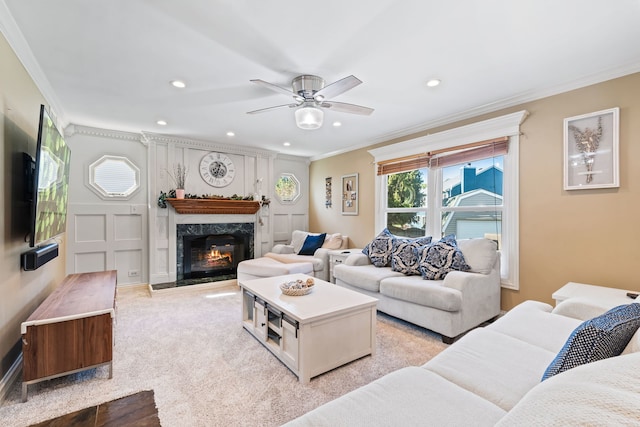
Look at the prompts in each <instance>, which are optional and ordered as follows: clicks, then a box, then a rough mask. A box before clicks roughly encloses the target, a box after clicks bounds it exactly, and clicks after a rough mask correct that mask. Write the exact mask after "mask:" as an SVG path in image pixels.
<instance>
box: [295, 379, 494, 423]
mask: <svg viewBox="0 0 640 427" xmlns="http://www.w3.org/2000/svg"><path fill="white" fill-rule="evenodd" d="M504 415H505V411H504V410H502V409H500V408H498V407H496V406H495V405H493V404H491V403H490V402H487V401H486V400H484V399H482V398H480V397H478V396H476V395H475V394H473V393H470V392H469V391H467V390H464V389H463V388H460V387H458V386H456V385H455V384H452V383H450V382H448V381H447V380H445V379H443V378H441V377H439V376H438V375H436V374H434V373H433V372H429V371H427V370H425V369H422V368H418V367H415V366H412V367H407V368H402V369H400V370H397V371H395V372H392V373H390V374H388V375H385V376H383V377H382V378H379V379H377V380H375V381H374V382H372V383H369V384H367V385H366V386H364V387H360V388H358V389H356V390H354V391H352V392H350V393H347V394H345V395H343V396H341V397H340V398H338V399H336V400H333V401H331V402H329V403H326V404H324V405H322V406H320V407H318V408H316V409H314V410H312V411H311V412H308V413H306V414H305V415H303V416H302V417H300V418H297V419H295V420H293V421H291V422H289V423H287V424H285V426H284V427H294V426H300V427H302V426H305V427H308V426H421V425H433V426H444V425H452V423H454V424H456V425H460V426H471V425H473V426H493V425H495V423H496V422H498V420H500V418H502V417H503V416H504Z"/></svg>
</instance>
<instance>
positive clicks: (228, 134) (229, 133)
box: [227, 131, 236, 136]
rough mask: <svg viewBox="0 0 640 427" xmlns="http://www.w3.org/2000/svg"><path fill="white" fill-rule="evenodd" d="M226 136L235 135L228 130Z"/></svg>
mask: <svg viewBox="0 0 640 427" xmlns="http://www.w3.org/2000/svg"><path fill="white" fill-rule="evenodd" d="M227 136H236V134H235V133H234V132H231V131H229V132H227Z"/></svg>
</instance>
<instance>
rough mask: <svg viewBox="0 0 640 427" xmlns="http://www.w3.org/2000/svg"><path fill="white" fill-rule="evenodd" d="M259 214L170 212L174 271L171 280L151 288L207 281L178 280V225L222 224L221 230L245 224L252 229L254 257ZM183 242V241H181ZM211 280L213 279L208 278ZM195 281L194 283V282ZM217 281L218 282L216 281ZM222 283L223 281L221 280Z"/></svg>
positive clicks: (170, 255)
mask: <svg viewBox="0 0 640 427" xmlns="http://www.w3.org/2000/svg"><path fill="white" fill-rule="evenodd" d="M256 220H257V215H255V214H253V215H250V214H178V213H176V212H175V211H174V212H170V214H169V229H168V238H169V241H168V251H169V257H168V258H169V265H170V266H172V267H173V271H172V272H170V274H169V280H170V281H169V282H164V283H156V284H152V285H151V286H150V287H151V290H152V291H157V290H162V289H167V288H176V287H182V286H186V285H191V284H199V283H205V282H207V280H206V279H194V280H186V281H181V282H182V283H181V282H179V281H177V270H178V260H177V247H178V236H177V234H178V232H177V230H178V225H179V224H182V225H186V224H198V225H207V226H206V227H205V228H206V229H216V228H217V226H220V228H219V229H220V230H222V229H224V228H225V225H226V224H244V227H243V229H248V228H251V229H252V235H253V238H252V239H250V242H249V246H250V249H249V251H250V257H253V256H254V254H255V247H256V238H257V236H258V230H257V221H256ZM211 225H217V226H216V227H211ZM180 244H182V243H180ZM208 281H209V282H211V280H208ZM192 282H193V283H192ZM216 283H217V282H216ZM220 283H221V284H222V283H223V282H220Z"/></svg>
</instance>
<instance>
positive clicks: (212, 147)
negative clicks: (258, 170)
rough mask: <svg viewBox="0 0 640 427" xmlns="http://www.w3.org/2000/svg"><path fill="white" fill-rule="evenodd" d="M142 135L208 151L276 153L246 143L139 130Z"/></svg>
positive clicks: (272, 154) (153, 139)
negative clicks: (204, 139)
mask: <svg viewBox="0 0 640 427" xmlns="http://www.w3.org/2000/svg"><path fill="white" fill-rule="evenodd" d="M141 134H142V136H143V137H144V138H145V139H146V140H148V141H153V142H156V143H162V144H174V145H181V146H184V147H188V148H198V149H202V150H208V151H222V152H225V153H232V154H239V155H247V156H252V157H253V156H257V157H264V158H272V157H275V156H276V155H277V154H278V153H277V152H276V151H270V150H265V149H263V148H258V147H251V146H246V145H230V144H223V143H219V142H215V141H203V140H197V139H189V138H182V137H179V136H172V135H163V134H158V133H153V132H144V131H143V132H141Z"/></svg>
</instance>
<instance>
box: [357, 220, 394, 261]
mask: <svg viewBox="0 0 640 427" xmlns="http://www.w3.org/2000/svg"><path fill="white" fill-rule="evenodd" d="M395 237H396V236H394V235H393V234H391V232H390V231H389V230H388V229H386V228H385V229H384V230H382V231H381V232H380V234H378V235H377V236H376V237H375V238H374V239H373V240H372V241H371V242H370V243H369V244H368V245H366V246H365V247H364V249H362V253H363V254H365V255H367V256H368V257H369V259H370V260H371V264H373V265H375V266H376V267H388V266H389V265H390V264H391V252H392V250H393V239H394V238H395Z"/></svg>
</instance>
